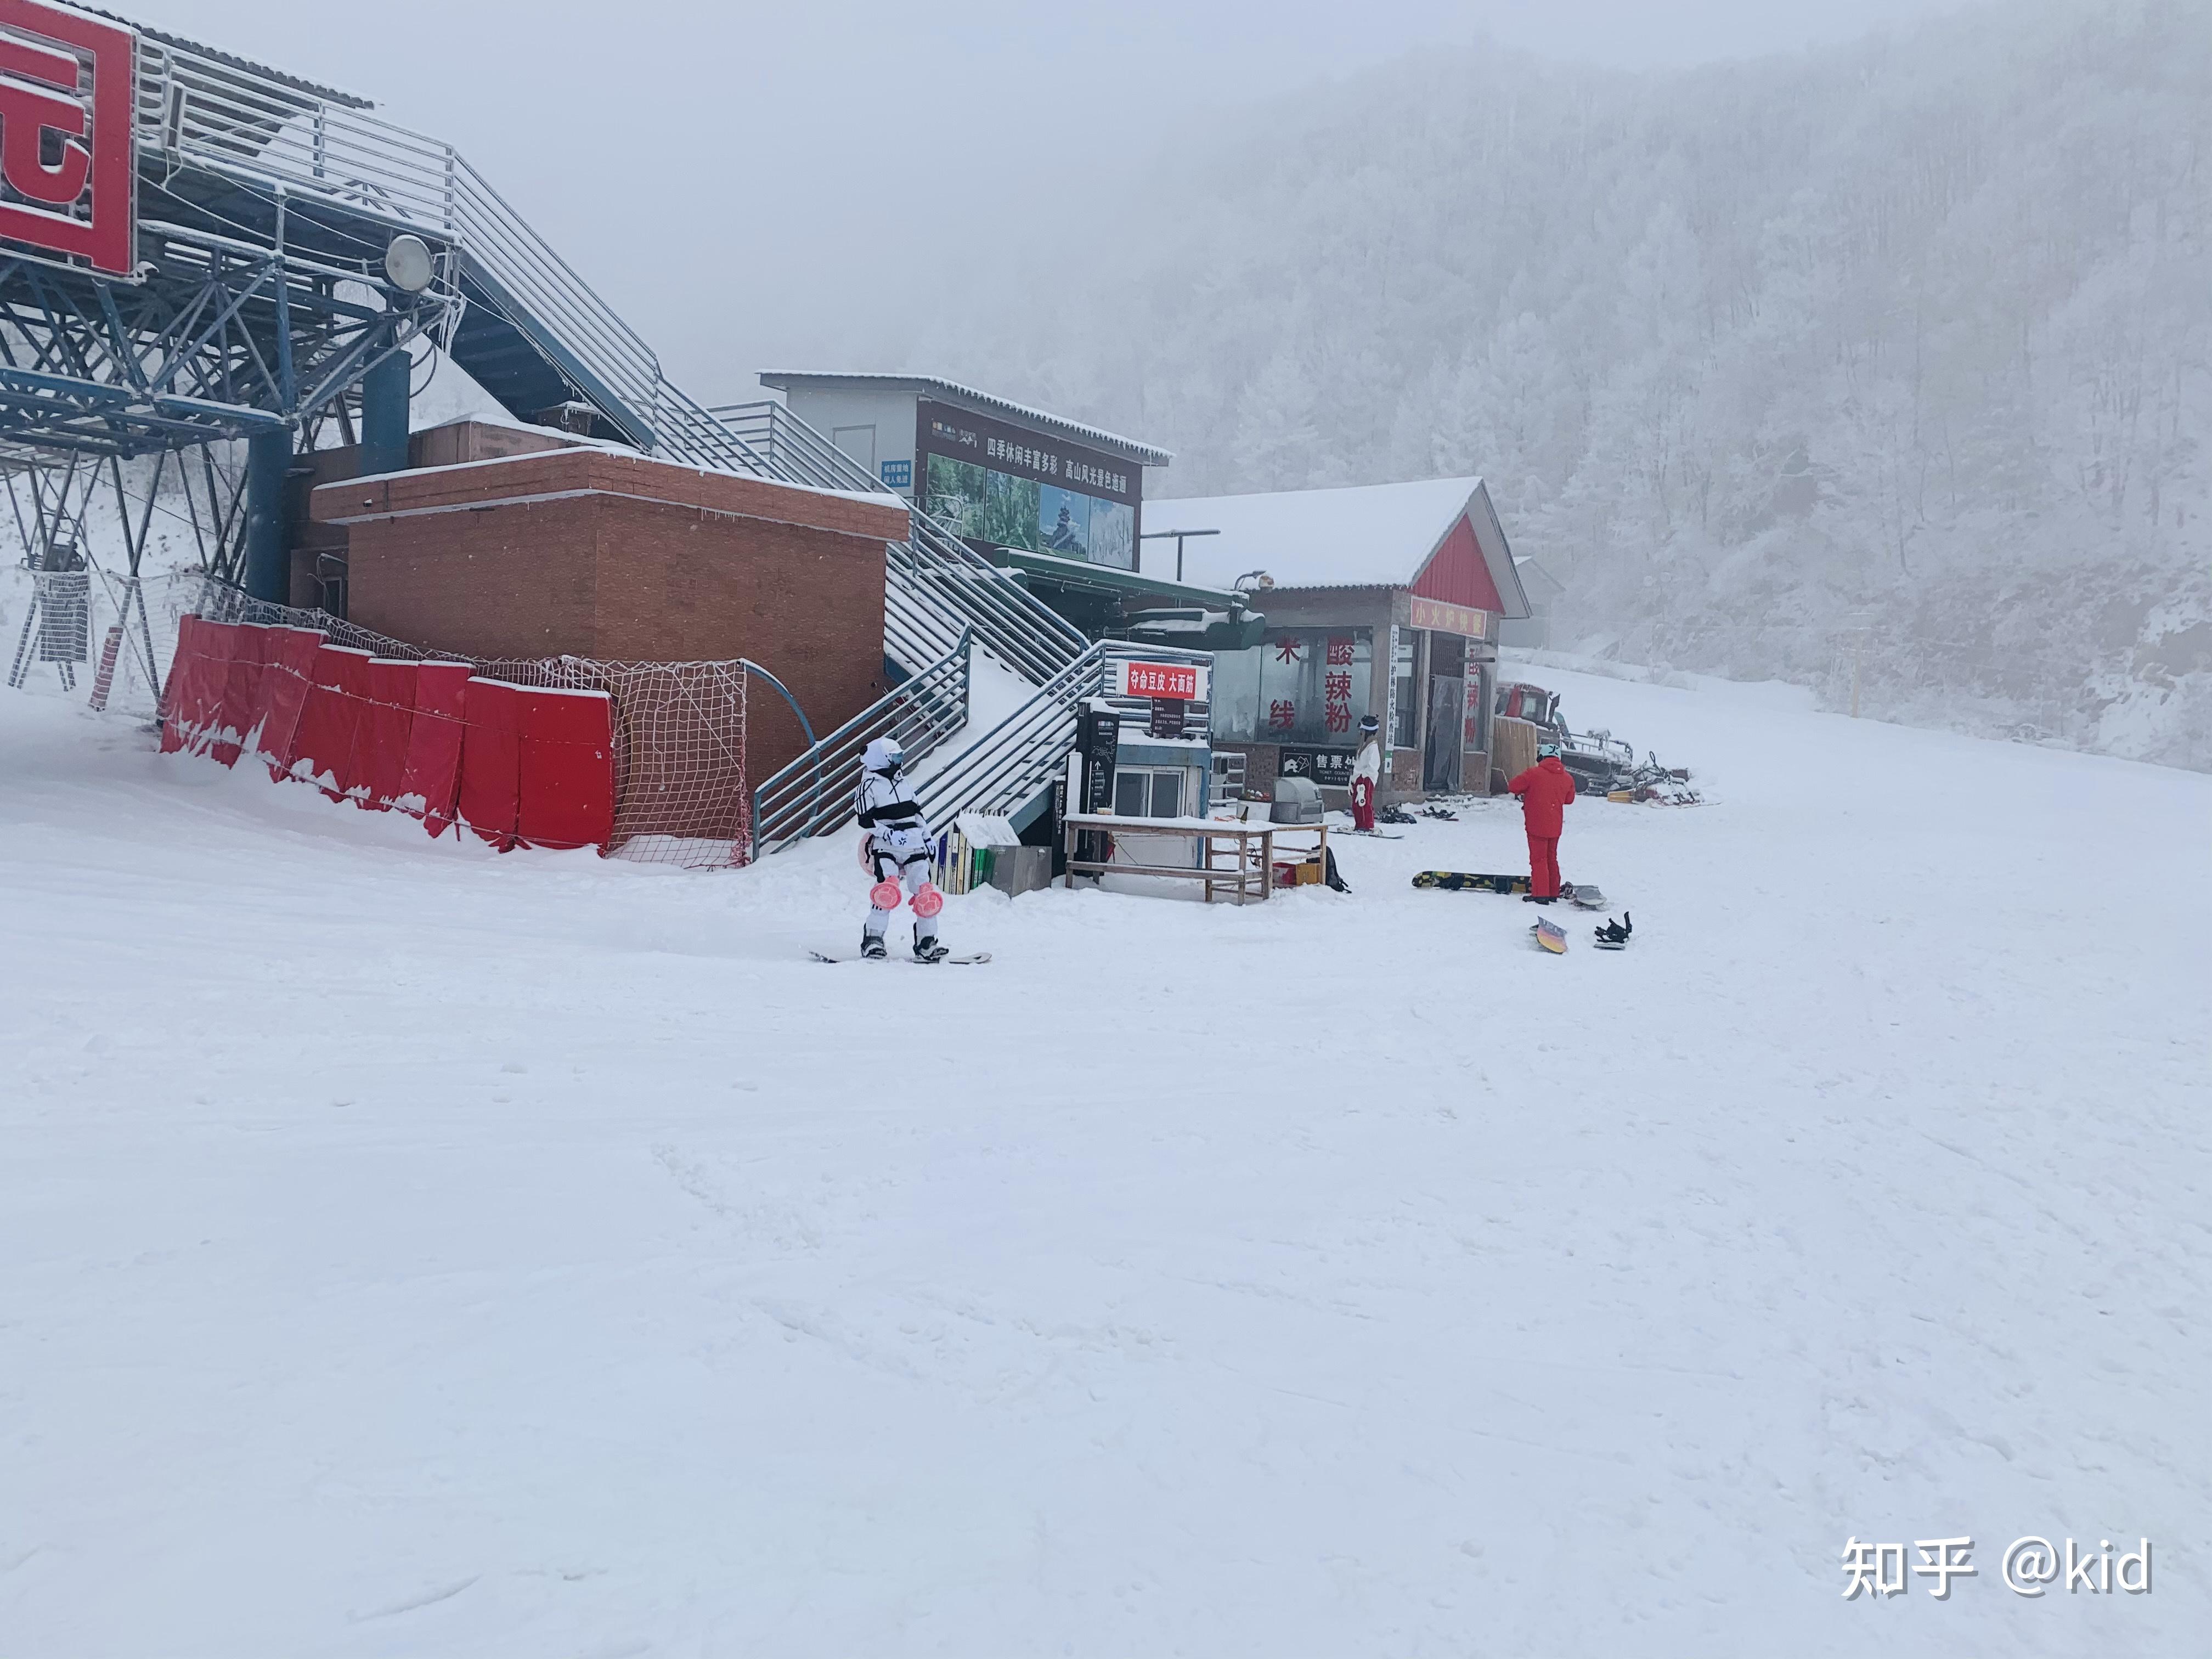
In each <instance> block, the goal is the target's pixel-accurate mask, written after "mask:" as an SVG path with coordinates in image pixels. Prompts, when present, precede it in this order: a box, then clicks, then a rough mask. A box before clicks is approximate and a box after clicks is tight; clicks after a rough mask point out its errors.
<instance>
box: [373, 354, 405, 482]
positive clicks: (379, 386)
mask: <svg viewBox="0 0 2212 1659" xmlns="http://www.w3.org/2000/svg"><path fill="white" fill-rule="evenodd" d="M413 371H414V365H413V364H412V363H411V362H409V361H408V357H407V354H406V353H405V352H404V351H394V352H392V353H391V354H390V355H389V356H386V358H385V359H384V360H383V361H382V362H380V363H378V364H377V366H376V367H375V368H372V369H370V370H369V371H368V374H364V375H362V377H361V471H362V477H368V476H369V475H370V474H372V473H376V472H404V471H406V469H407V392H408V386H407V381H408V377H409V375H410V374H412V373H413Z"/></svg>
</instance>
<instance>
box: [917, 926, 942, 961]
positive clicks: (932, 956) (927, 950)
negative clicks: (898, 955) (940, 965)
mask: <svg viewBox="0 0 2212 1659" xmlns="http://www.w3.org/2000/svg"><path fill="white" fill-rule="evenodd" d="M950 955H951V951H948V950H946V949H945V946H944V945H940V944H939V942H938V939H937V935H936V934H934V933H932V934H931V935H930V936H929V937H928V938H927V939H924V938H923V937H922V936H921V934H920V933H916V934H915V936H914V959H915V961H916V962H942V961H944V960H945V957H948V956H950Z"/></svg>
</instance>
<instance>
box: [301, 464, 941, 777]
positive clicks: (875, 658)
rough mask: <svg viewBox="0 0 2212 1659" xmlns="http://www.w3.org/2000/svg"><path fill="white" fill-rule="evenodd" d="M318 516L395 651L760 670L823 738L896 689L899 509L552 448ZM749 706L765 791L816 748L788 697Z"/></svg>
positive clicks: (334, 490) (366, 623)
mask: <svg viewBox="0 0 2212 1659" xmlns="http://www.w3.org/2000/svg"><path fill="white" fill-rule="evenodd" d="M494 430H496V428H494ZM424 440H431V441H433V443H434V445H435V442H436V439H435V434H434V433H422V434H418V435H416V441H417V444H418V446H419V445H421V443H422V441H424ZM432 453H435V448H434V449H433V452H432ZM309 510H310V514H311V518H312V520H313V523H314V525H316V526H319V531H318V536H319V539H321V540H324V541H327V540H328V539H329V538H330V536H331V533H332V532H340V531H342V532H343V535H344V550H343V552H344V568H345V572H346V593H345V604H346V612H347V615H348V616H349V618H350V619H351V620H353V621H355V622H357V623H361V624H362V626H363V627H366V628H370V629H375V630H377V631H378V632H380V633H383V634H387V635H392V637H393V638H395V639H403V640H411V641H417V642H419V643H421V644H423V645H426V646H432V647H439V648H441V649H445V650H449V651H456V652H461V653H466V654H468V655H471V656H477V657H545V656H555V655H560V654H562V653H573V654H574V655H578V656H586V657H596V658H601V659H616V660H626V661H640V662H683V661H698V660H704V659H721V658H731V657H740V656H742V657H750V658H751V659H753V660H754V661H756V662H758V663H759V664H761V665H763V667H765V668H767V669H768V670H769V671H770V672H772V673H774V674H775V675H776V676H777V677H778V678H781V680H782V681H783V682H784V683H785V684H787V686H788V687H789V688H790V689H791V691H792V693H793V696H796V697H797V698H798V700H799V705H800V707H802V708H805V711H806V713H807V716H808V718H809V720H811V721H812V723H813V726H814V729H815V730H816V732H826V731H828V730H829V729H831V728H832V727H834V726H837V725H839V724H841V723H842V722H843V721H844V720H848V719H849V718H850V717H851V716H852V715H854V714H857V713H859V712H860V710H861V709H862V708H866V706H867V705H868V704H870V703H871V702H874V701H875V700H876V699H877V698H878V697H879V696H882V695H883V693H884V690H885V689H886V687H885V684H884V653H883V639H884V544H885V543H886V542H892V541H899V540H902V539H903V538H905V536H906V533H907V530H906V507H905V505H904V504H903V503H902V502H901V501H897V500H896V498H893V497H890V496H882V495H846V494H840V493H837V492H835V491H830V490H823V489H807V488H805V487H802V486H799V485H794V484H786V483H771V482H769V481H767V480H764V479H759V478H749V477H737V476H734V475H731V474H727V473H717V472H704V471H699V470H697V469H696V468H693V467H688V466H681V465H671V464H670V463H667V462H665V461H656V460H650V459H646V458H644V457H642V456H638V455H634V454H629V453H623V452H620V451H614V450H610V449H604V448H600V447H596V446H566V445H561V444H558V443H557V442H556V445H555V446H553V447H532V450H531V451H530V452H528V453H517V454H510V455H507V456H503V457H497V458H492V459H469V460H461V461H458V462H454V463H453V464H449V465H426V466H422V467H419V468H416V469H414V470H410V471H405V472H391V473H384V474H380V475H379V476H376V477H365V478H349V479H342V480H337V481H334V482H331V483H322V484H319V485H317V486H316V487H315V488H314V489H313V493H312V496H311V498H310V509H309ZM326 553H327V550H326V549H325V555H326ZM314 556H316V555H315V553H314V551H313V550H308V551H307V557H309V558H313V557H314ZM750 707H751V714H750V731H749V732H748V749H749V750H750V764H751V770H752V773H753V775H755V776H756V777H760V776H765V775H767V774H768V773H769V772H770V771H772V770H773V769H775V768H776V767H777V766H780V765H781V764H782V763H784V762H785V761H787V760H788V759H790V758H791V757H793V756H794V755H796V754H798V753H799V750H800V749H801V748H802V747H803V740H802V738H801V735H800V732H799V726H798V723H797V722H796V720H793V717H792V716H791V714H790V713H789V711H788V710H787V709H786V708H784V707H783V706H782V704H781V701H780V700H779V699H775V698H773V697H755V698H753V699H752V700H751V705H750Z"/></svg>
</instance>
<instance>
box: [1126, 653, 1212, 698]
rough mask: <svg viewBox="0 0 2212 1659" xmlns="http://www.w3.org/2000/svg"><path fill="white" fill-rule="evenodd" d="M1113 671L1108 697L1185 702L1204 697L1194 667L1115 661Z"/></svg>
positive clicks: (1166, 663)
mask: <svg viewBox="0 0 2212 1659" xmlns="http://www.w3.org/2000/svg"><path fill="white" fill-rule="evenodd" d="M1113 668H1114V684H1113V687H1112V691H1111V695H1113V696H1117V697H1172V698H1174V699H1175V700H1176V702H1192V701H1193V700H1194V699H1196V698H1198V697H1201V696H1205V695H1206V687H1205V684H1204V678H1203V671H1202V670H1201V669H1200V667H1199V665H1197V664H1196V663H1188V662H1130V661H1127V660H1126V659H1115V662H1114V665H1113Z"/></svg>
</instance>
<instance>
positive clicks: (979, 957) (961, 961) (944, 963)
mask: <svg viewBox="0 0 2212 1659" xmlns="http://www.w3.org/2000/svg"><path fill="white" fill-rule="evenodd" d="M806 954H807V955H808V956H810V957H813V958H814V960H815V961H817V962H865V961H866V960H867V958H866V957H833V956H831V955H829V953H828V952H826V951H808V952H807V953H806ZM990 959H991V953H990V952H989V951H975V953H974V954H973V955H971V956H964V957H939V958H938V959H937V960H936V961H935V962H921V961H918V960H916V959H915V957H902V956H898V955H896V954H893V955H890V956H887V957H878V961H882V962H910V963H914V965H915V967H917V968H973V967H975V966H976V965H977V964H978V963H986V962H988V961H989V960H990Z"/></svg>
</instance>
